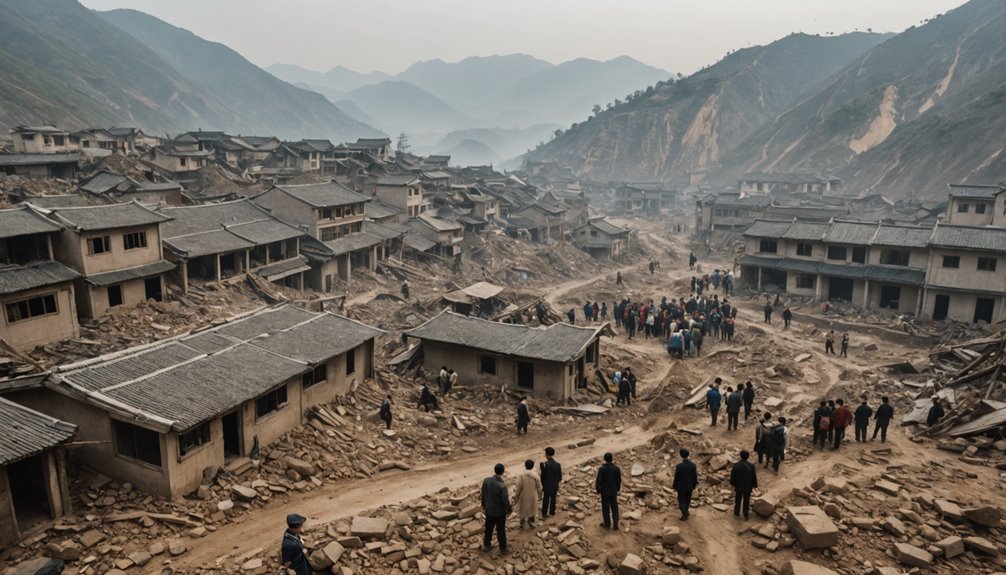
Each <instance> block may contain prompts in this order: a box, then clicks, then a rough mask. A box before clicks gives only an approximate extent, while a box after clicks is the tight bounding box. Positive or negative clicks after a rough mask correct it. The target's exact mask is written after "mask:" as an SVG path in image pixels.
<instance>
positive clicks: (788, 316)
mask: <svg viewBox="0 0 1006 575" xmlns="http://www.w3.org/2000/svg"><path fill="white" fill-rule="evenodd" d="M791 321H793V310H791V309H789V306H786V309H784V310H782V327H783V329H789V322H791Z"/></svg>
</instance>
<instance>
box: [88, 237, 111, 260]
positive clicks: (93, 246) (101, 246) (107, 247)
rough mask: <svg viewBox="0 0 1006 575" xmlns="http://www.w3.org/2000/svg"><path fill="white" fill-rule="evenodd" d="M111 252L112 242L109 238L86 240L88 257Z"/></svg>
mask: <svg viewBox="0 0 1006 575" xmlns="http://www.w3.org/2000/svg"><path fill="white" fill-rule="evenodd" d="M110 251H112V242H111V239H110V238H109V236H99V237H96V238H91V239H89V240H87V253H88V254H89V255H92V256H93V255H95V254H106V253H108V252H110Z"/></svg>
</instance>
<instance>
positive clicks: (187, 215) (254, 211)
mask: <svg viewBox="0 0 1006 575" xmlns="http://www.w3.org/2000/svg"><path fill="white" fill-rule="evenodd" d="M160 212H161V213H163V214H166V215H169V216H171V217H173V218H174V221H171V222H166V223H165V224H164V227H163V232H164V237H166V238H172V237H177V236H184V235H186V234H192V233H196V232H205V231H209V230H219V229H220V228H222V227H223V226H224V225H233V224H241V223H245V222H253V221H256V220H262V219H266V218H271V217H272V216H271V215H270V214H269V212H267V211H265V210H263V209H262V208H260V207H258V206H257V205H256V204H255V203H254V202H251V201H249V200H236V201H233V202H223V203H219V204H203V205H199V206H181V207H173V208H162V209H161V210H160Z"/></svg>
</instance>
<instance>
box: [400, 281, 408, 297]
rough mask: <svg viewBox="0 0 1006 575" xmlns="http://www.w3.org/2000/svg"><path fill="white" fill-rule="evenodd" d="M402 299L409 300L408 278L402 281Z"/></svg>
mask: <svg viewBox="0 0 1006 575" xmlns="http://www.w3.org/2000/svg"><path fill="white" fill-rule="evenodd" d="M402 299H404V300H405V301H409V280H405V281H404V282H402Z"/></svg>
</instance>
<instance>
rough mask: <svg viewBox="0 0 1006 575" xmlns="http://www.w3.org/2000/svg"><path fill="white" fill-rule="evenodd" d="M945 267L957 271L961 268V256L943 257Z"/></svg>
mask: <svg viewBox="0 0 1006 575" xmlns="http://www.w3.org/2000/svg"><path fill="white" fill-rule="evenodd" d="M943 267H945V268H954V269H957V268H959V267H961V257H960V256H943Z"/></svg>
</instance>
